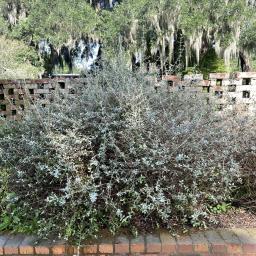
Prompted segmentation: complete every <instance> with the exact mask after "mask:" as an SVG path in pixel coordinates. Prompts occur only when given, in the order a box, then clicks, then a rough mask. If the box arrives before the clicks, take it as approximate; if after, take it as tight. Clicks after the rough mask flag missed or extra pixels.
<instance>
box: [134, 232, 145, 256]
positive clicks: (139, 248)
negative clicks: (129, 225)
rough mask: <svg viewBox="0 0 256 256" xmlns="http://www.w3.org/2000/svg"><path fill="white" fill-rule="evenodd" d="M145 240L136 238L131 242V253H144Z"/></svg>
mask: <svg viewBox="0 0 256 256" xmlns="http://www.w3.org/2000/svg"><path fill="white" fill-rule="evenodd" d="M144 251H145V240H144V237H143V236H138V237H137V238H133V239H132V240H131V253H144Z"/></svg>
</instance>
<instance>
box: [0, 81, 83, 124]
mask: <svg viewBox="0 0 256 256" xmlns="http://www.w3.org/2000/svg"><path fill="white" fill-rule="evenodd" d="M83 85H84V80H83V79H82V78H54V79H37V80H0V115H1V116H3V117H5V118H7V119H11V120H19V119H20V118H21V116H22V114H23V111H24V110H25V109H26V108H27V107H28V105H29V104H31V103H33V102H34V101H35V100H39V101H40V104H41V105H42V106H46V105H48V104H50V103H51V102H52V101H53V99H54V95H55V92H57V91H59V92H62V93H63V94H74V93H78V92H79V86H83Z"/></svg>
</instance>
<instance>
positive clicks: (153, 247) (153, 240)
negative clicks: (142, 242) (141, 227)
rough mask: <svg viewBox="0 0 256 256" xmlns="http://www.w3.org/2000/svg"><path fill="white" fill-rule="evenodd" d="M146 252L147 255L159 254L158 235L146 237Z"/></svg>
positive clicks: (159, 243)
mask: <svg viewBox="0 0 256 256" xmlns="http://www.w3.org/2000/svg"><path fill="white" fill-rule="evenodd" d="M146 245H147V246H146V251H147V253H155V252H157V253H159V252H161V249H162V248H161V247H162V246H161V241H160V238H159V236H158V235H147V236H146Z"/></svg>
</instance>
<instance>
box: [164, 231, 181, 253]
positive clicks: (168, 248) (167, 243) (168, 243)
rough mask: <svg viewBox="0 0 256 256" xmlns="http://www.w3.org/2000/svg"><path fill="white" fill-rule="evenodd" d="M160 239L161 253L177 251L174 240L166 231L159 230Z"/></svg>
mask: <svg viewBox="0 0 256 256" xmlns="http://www.w3.org/2000/svg"><path fill="white" fill-rule="evenodd" d="M160 240H161V244H162V253H176V252H177V243H176V240H175V239H174V237H172V236H171V235H170V234H169V233H168V232H161V233H160Z"/></svg>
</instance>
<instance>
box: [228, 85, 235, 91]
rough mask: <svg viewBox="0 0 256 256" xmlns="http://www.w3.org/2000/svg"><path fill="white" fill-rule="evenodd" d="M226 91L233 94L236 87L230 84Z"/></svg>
mask: <svg viewBox="0 0 256 256" xmlns="http://www.w3.org/2000/svg"><path fill="white" fill-rule="evenodd" d="M228 91H229V92H235V91H236V85H235V84H231V85H229V86H228Z"/></svg>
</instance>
